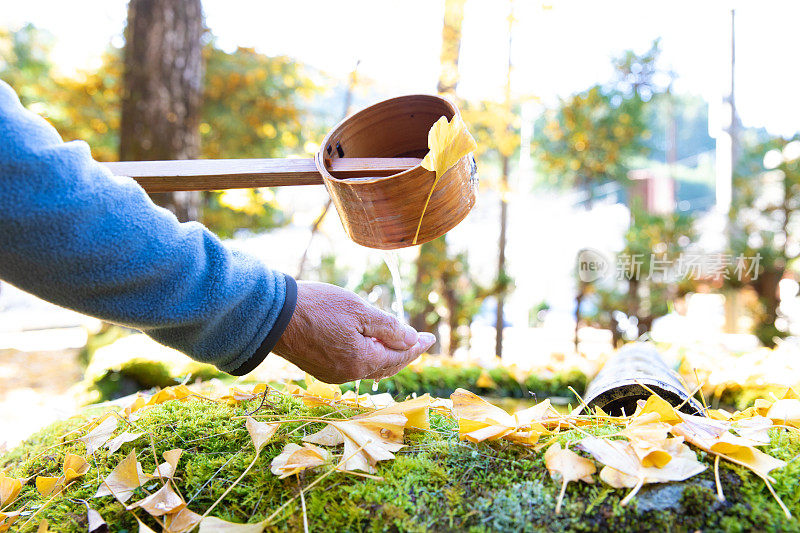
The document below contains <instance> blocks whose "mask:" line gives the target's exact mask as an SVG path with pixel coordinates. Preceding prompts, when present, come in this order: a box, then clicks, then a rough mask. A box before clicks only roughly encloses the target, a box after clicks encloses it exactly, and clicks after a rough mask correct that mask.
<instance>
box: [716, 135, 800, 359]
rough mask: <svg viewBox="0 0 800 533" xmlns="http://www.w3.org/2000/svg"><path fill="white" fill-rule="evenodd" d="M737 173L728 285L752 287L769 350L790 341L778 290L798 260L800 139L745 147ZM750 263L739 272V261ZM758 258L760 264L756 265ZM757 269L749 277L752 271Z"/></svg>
mask: <svg viewBox="0 0 800 533" xmlns="http://www.w3.org/2000/svg"><path fill="white" fill-rule="evenodd" d="M745 141H747V140H746V139H745ZM743 144H744V146H743V147H742V151H741V155H740V157H739V159H738V162H737V165H736V168H735V171H734V188H733V190H734V195H733V206H732V210H731V217H732V220H731V257H732V260H733V262H734V264H733V265H732V266H731V267H730V269H729V272H728V276H727V278H728V279H727V280H726V283H727V285H728V286H730V287H732V288H742V287H749V288H751V289H753V290H754V291H755V292H756V294H757V296H758V298H757V300H756V302H755V306H754V308H752V309H751V312H752V315H753V318H754V321H755V326H754V331H753V333H754V334H755V335H756V336H757V337H758V338H759V339H760V340H761V342H762V343H763V344H764V345H766V346H774V345H775V340H776V339H780V338H783V337H786V336H787V335H788V333H789V332H788V331H787V328H786V327H779V326H780V321H779V319H782V318H784V317H783V316H782V313H781V310H780V306H779V304H780V300H779V295H778V284H779V283H780V281H781V280H782V279H783V278H785V277H794V276H795V275H796V274H795V272H794V265H795V261H796V260H797V258H798V256H800V238H799V237H798V235H800V232H799V230H800V135H795V136H794V137H793V138H791V139H783V138H780V137H773V138H771V139H769V140H766V141H760V142H755V143H752V142H745V143H743ZM738 257H742V258H746V262H745V268H740V269H739V271H737V270H736V267H737V258H738ZM755 258H757V260H756V259H755ZM756 264H757V267H758V268H757V269H755V270H753V271H751V267H755V265H756Z"/></svg>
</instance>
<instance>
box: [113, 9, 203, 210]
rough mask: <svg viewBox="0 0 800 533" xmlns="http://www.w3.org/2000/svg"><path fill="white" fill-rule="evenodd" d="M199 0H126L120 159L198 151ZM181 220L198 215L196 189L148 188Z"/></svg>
mask: <svg viewBox="0 0 800 533" xmlns="http://www.w3.org/2000/svg"><path fill="white" fill-rule="evenodd" d="M202 33H203V8H202V6H201V4H200V0H130V2H129V3H128V25H127V27H126V29H125V53H124V61H125V70H124V75H123V86H124V92H123V98H122V117H121V120H120V150H119V155H120V160H122V161H152V160H167V159H192V158H196V157H197V156H198V155H200V133H199V126H200V106H201V104H202V97H203V60H202V54H201V50H202V42H201V36H202ZM151 197H152V198H153V200H154V201H155V202H156V203H158V204H160V205H162V206H164V207H166V208H167V209H169V210H171V211H172V212H173V213H175V215H176V216H177V217H178V219H179V220H181V221H186V220H196V219H198V218H199V210H200V194H199V193H197V192H193V191H180V192H172V193H157V194H151Z"/></svg>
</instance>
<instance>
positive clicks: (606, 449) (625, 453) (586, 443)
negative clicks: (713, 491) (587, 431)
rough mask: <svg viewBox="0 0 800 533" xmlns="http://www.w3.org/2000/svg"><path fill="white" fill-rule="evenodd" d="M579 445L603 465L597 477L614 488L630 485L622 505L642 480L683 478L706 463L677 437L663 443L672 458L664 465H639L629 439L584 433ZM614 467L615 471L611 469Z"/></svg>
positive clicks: (642, 482)
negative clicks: (609, 438) (584, 436)
mask: <svg viewBox="0 0 800 533" xmlns="http://www.w3.org/2000/svg"><path fill="white" fill-rule="evenodd" d="M580 447H581V448H583V449H584V450H586V451H587V452H589V453H591V454H592V456H593V457H594V458H595V459H597V460H598V461H600V462H601V463H603V464H604V465H606V467H605V468H603V470H601V471H600V479H602V480H603V481H605V482H606V483H608V484H609V485H611V486H612V487H615V488H622V487H633V490H632V491H631V492H630V493H629V494H628V495H627V496H625V498H623V500H622V501H621V502H620V505H622V506H624V505H626V504H627V503H628V502H629V501H630V500H631V498H633V497H634V496H635V495H636V493H637V492H638V491H639V488H641V486H642V485H644V484H645V483H665V482H668V481H683V480H684V479H688V478H690V477H692V476H694V475H696V474H699V473H700V472H702V471H704V470H705V469H706V467H705V465H703V463H701V462H699V461H698V460H697V456H696V455H695V453H694V452H693V451H692V450H691V448H689V447H688V446H686V445H685V444H684V443H683V439H680V438H673V439H668V441H667V443H666V444H665V449H666V451H667V452H668V453H669V454H670V456H671V457H672V459H671V460H670V462H669V463H668V464H667V465H666V466H665V467H663V468H657V467H653V466H650V467H646V466H644V465H642V462H641V461H640V460H639V457H638V456H637V455H636V452H635V451H634V449H633V447H632V446H631V443H630V442H628V441H622V440H613V441H612V440H606V439H600V438H597V437H586V438H585V439H583V440H582V441H581V442H580ZM607 469H608V470H607ZM615 470H616V471H618V472H614V471H615Z"/></svg>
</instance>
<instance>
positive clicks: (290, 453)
mask: <svg viewBox="0 0 800 533" xmlns="http://www.w3.org/2000/svg"><path fill="white" fill-rule="evenodd" d="M330 457H331V455H330V453H328V451H327V450H323V449H322V448H320V447H318V446H314V445H313V444H307V443H306V444H303V446H299V445H297V444H294V443H289V444H287V445H286V446H285V447H284V448H283V451H282V452H281V453H280V455H278V456H277V457H275V458H274V459H273V460H272V463H270V471H271V472H272V473H273V474H275V475H276V476H280V478H281V479H283V478H285V477H287V476H291V475H293V474H297V473H298V472H301V471H303V470H306V469H309V468H315V467H317V466H321V465H324V464H325V463H327V462H328V461H330Z"/></svg>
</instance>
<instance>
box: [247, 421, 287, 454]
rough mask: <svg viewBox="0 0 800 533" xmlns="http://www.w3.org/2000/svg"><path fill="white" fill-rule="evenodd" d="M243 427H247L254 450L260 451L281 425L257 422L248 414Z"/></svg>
mask: <svg viewBox="0 0 800 533" xmlns="http://www.w3.org/2000/svg"><path fill="white" fill-rule="evenodd" d="M245 427H246V428H247V432H248V433H249V434H250V440H251V441H252V442H253V446H254V447H255V449H256V452H260V451H261V448H263V447H264V445H265V444H266V443H267V442H269V440H270V439H271V438H272V436H273V435H275V432H276V431H278V428H279V427H281V425H280V424H267V423H266V422H259V421H258V420H256V419H255V418H253V417H251V416H248V417H247V421H246V422H245Z"/></svg>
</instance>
